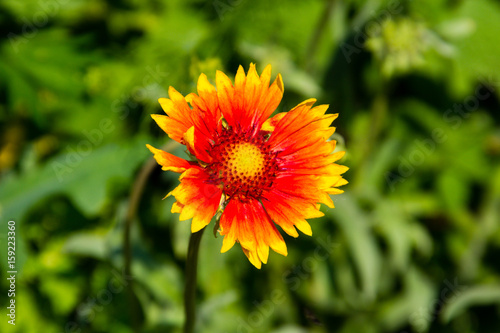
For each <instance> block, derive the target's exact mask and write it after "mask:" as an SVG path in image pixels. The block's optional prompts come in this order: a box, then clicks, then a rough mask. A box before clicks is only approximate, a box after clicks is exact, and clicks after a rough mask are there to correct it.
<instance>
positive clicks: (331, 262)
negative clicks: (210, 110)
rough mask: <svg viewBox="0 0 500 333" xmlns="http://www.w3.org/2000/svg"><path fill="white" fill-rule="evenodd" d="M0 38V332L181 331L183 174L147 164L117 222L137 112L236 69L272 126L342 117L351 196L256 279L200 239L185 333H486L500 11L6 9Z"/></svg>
mask: <svg viewBox="0 0 500 333" xmlns="http://www.w3.org/2000/svg"><path fill="white" fill-rule="evenodd" d="M0 30H1V34H2V36H3V38H2V40H1V42H0V126H1V129H2V130H1V131H0V216H1V223H0V226H1V228H2V230H1V231H0V236H1V237H0V246H1V251H0V253H1V256H0V268H1V271H2V273H1V276H2V277H5V274H6V273H5V272H6V271H7V256H6V248H7V244H6V234H7V226H6V223H7V221H9V220H14V221H16V231H17V233H16V237H17V239H16V268H17V270H18V275H17V281H16V282H17V285H16V287H17V288H16V302H17V317H16V326H15V327H14V326H12V325H9V324H8V323H7V319H8V317H7V316H6V315H5V313H6V307H7V306H8V302H9V299H8V297H6V293H7V292H6V290H7V289H8V284H7V280H6V279H5V278H2V282H1V284H0V285H1V286H2V294H1V296H0V306H1V308H2V309H3V310H2V311H1V313H2V317H1V320H0V331H2V332H11V331H12V332H23V333H29V332H45V333H51V332H54V333H61V332H124V333H126V332H134V331H136V332H180V331H181V327H182V324H183V316H184V314H183V308H182V306H183V304H182V289H183V281H184V275H183V274H184V273H183V271H184V264H185V258H186V250H187V243H188V239H189V222H179V221H178V215H176V214H171V213H170V207H171V205H172V203H173V199H172V198H167V199H165V200H163V201H162V200H161V198H163V196H164V195H165V194H166V193H167V192H169V191H170V190H171V189H173V188H174V187H175V186H176V184H177V183H178V180H177V177H178V175H177V174H174V173H167V172H161V171H160V168H159V167H156V168H155V169H154V172H153V173H152V174H151V175H150V176H149V177H148V178H147V180H146V185H145V190H144V192H143V193H142V196H141V197H140V200H139V201H138V203H139V206H138V210H137V214H134V215H132V219H131V216H130V204H131V199H130V198H131V195H130V193H131V189H132V186H133V184H134V181H135V179H136V178H137V177H138V175H139V174H140V171H139V170H141V168H142V166H143V165H145V163H146V161H147V160H148V158H150V154H149V152H148V151H147V150H146V148H145V146H144V145H145V143H151V144H154V145H156V146H161V145H162V144H163V143H165V142H166V141H167V136H166V135H165V134H164V133H162V132H161V130H160V129H159V128H157V126H156V125H155V124H154V123H153V122H152V120H151V118H150V116H149V115H150V114H152V113H161V111H160V107H159V105H158V103H157V99H158V98H159V97H167V92H166V91H167V88H168V86H169V85H171V86H174V87H176V89H178V90H179V91H181V92H182V93H183V94H188V93H190V92H192V91H195V88H196V80H197V77H198V76H199V74H200V73H206V74H207V75H208V77H209V78H210V79H211V80H212V81H213V79H214V76H215V70H216V69H221V70H224V71H225V72H226V73H229V74H230V73H235V71H236V69H237V66H238V65H240V64H242V65H243V66H244V67H245V69H247V68H248V64H249V63H250V62H255V63H257V67H258V69H259V70H262V69H263V68H264V66H265V65H267V64H271V65H272V66H273V71H274V75H276V74H277V73H278V72H280V73H282V75H283V79H284V83H285V89H286V90H285V96H284V98H283V101H282V103H281V105H280V107H279V110H278V111H286V110H288V109H290V108H291V107H293V106H294V105H296V104H298V103H299V102H300V101H302V100H304V99H306V98H310V97H316V98H317V99H318V101H319V103H328V104H330V105H331V111H330V112H338V113H340V117H339V119H338V120H337V121H336V126H337V127H338V130H337V134H335V139H337V140H338V142H339V146H340V149H344V150H346V151H347V154H346V157H345V158H344V160H343V161H342V163H343V164H346V165H348V166H349V167H350V171H349V172H348V173H347V174H346V178H347V179H348V180H349V181H350V184H349V185H347V186H346V187H345V190H346V193H345V194H342V195H339V196H336V197H335V198H334V201H335V204H336V208H335V209H334V210H327V209H324V207H323V209H324V211H325V213H326V216H325V217H324V218H321V219H317V220H313V221H311V224H312V228H313V233H314V234H313V237H305V236H301V237H299V238H298V239H293V238H291V237H287V236H285V238H286V241H287V244H288V248H289V255H288V256H287V257H281V256H279V255H276V254H275V253H273V254H271V258H270V260H269V264H268V265H265V266H264V267H263V268H262V270H256V269H255V268H254V267H253V266H252V265H251V264H250V263H249V262H248V261H247V259H246V258H245V257H244V255H243V253H242V252H241V251H240V250H238V248H237V247H235V248H234V249H233V250H231V251H229V253H226V254H220V253H219V252H220V248H221V244H222V239H221V237H219V238H217V239H214V238H213V237H212V236H211V235H210V233H207V234H206V235H205V237H204V238H203V240H202V244H201V247H202V251H201V254H200V256H201V258H200V267H199V293H198V296H199V309H198V311H199V318H198V322H197V326H196V327H197V332H206V333H209V332H216V333H221V332H274V333H294V332H297V333H299V332H368V333H370V332H374V333H376V332H408V333H409V332H418V333H420V332H440V333H441V332H457V333H466V332H481V333H488V332H491V333H493V332H499V331H500V262H499V260H498V258H499V256H500V103H499V96H500V94H499V89H500V38H499V36H498V32H499V31H500V5H499V4H498V2H496V1H493V0H438V1H437V0H422V1H403V0H401V1H398V0H391V1H386V0H371V1H360V0H328V1H319V0H306V1H297V0H287V1H280V2H277V1H276V2H269V1H264V0H254V1H245V0H214V1H201V0H190V1H179V0H176V1H158V0H148V1H135V0H113V1H104V0H90V1H82V0H77V1H67V0H24V1H22V2H21V1H13V0H3V1H1V2H0ZM174 153H175V154H177V155H179V156H183V154H184V152H183V151H182V149H181V148H180V147H177V148H175V149H174ZM146 165H147V164H146ZM142 170H144V169H142ZM126 221H129V222H132V228H131V234H130V243H131V253H132V261H131V274H130V275H129V274H128V273H127V271H126V270H124V265H125V263H124V259H123V258H124V252H126V251H124V247H125V245H124V236H123V235H124V232H125V230H126V227H127V224H126Z"/></svg>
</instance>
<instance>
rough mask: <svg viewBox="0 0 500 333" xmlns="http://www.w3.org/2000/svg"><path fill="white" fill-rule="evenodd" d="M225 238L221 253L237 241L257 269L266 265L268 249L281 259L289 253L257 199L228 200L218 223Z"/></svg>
mask: <svg viewBox="0 0 500 333" xmlns="http://www.w3.org/2000/svg"><path fill="white" fill-rule="evenodd" d="M220 227H221V235H223V236H224V241H223V245H222V249H221V252H226V251H227V250H229V249H230V248H231V247H232V246H233V245H234V243H235V242H236V241H238V242H239V243H240V245H241V247H242V249H243V252H244V253H245V255H246V256H247V257H248V259H249V260H250V262H251V263H252V264H253V265H254V266H255V267H257V268H260V267H261V263H262V262H263V263H267V259H268V256H269V248H272V249H273V250H274V251H275V252H277V253H280V254H282V255H284V256H286V255H287V254H288V252H287V249H286V244H285V241H284V240H283V237H282V236H281V234H280V233H279V231H278V229H276V226H275V225H274V223H273V222H272V221H271V219H270V218H269V215H268V214H267V213H266V211H265V210H264V207H262V205H261V204H260V202H259V201H257V200H256V199H249V200H248V201H239V200H237V199H233V200H230V201H229V203H228V204H227V206H226V208H225V210H224V213H223V214H222V217H221V221H220Z"/></svg>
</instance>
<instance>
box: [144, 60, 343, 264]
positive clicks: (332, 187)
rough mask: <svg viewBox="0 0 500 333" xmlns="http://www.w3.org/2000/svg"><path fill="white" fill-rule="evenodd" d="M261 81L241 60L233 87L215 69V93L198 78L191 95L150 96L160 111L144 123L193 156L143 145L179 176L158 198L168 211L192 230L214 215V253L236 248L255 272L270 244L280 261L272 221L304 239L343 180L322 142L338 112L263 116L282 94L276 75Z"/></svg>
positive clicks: (266, 74) (303, 107)
mask: <svg viewBox="0 0 500 333" xmlns="http://www.w3.org/2000/svg"><path fill="white" fill-rule="evenodd" d="M270 79H271V66H267V67H266V68H265V69H264V71H263V73H262V74H261V75H260V77H259V75H258V74H257V71H256V70H255V65H254V64H250V69H249V70H248V73H247V75H245V72H244V70H243V68H242V67H241V66H240V67H239V69H238V72H237V73H236V77H235V83H234V85H233V84H232V82H231V80H230V79H229V78H228V77H227V76H226V75H225V74H224V73H222V72H220V71H218V72H217V74H216V80H215V81H216V86H217V88H215V87H214V86H213V85H211V84H210V83H209V82H208V79H207V77H206V75H205V74H201V75H200V77H199V79H198V94H194V93H191V94H189V95H188V96H186V97H184V96H182V95H181V94H180V93H179V92H177V91H176V90H175V89H174V88H172V87H170V88H169V91H168V94H169V97H170V99H167V98H160V99H159V102H160V104H161V106H162V108H163V110H164V111H165V113H166V114H167V115H166V116H165V115H156V114H155V115H152V117H153V119H154V120H155V121H156V123H157V124H158V125H159V126H160V127H161V128H162V129H163V130H164V131H165V132H166V133H167V134H168V136H169V137H170V138H172V139H174V140H176V141H178V142H180V143H181V144H183V145H185V146H186V147H187V150H188V153H189V154H190V155H191V156H192V160H190V161H187V160H184V159H182V158H180V157H177V156H174V155H172V154H169V153H167V152H164V151H162V150H159V149H156V148H154V147H152V146H150V145H147V147H148V148H149V149H150V150H151V152H152V153H153V154H154V157H155V159H156V161H157V162H158V163H159V164H160V165H161V166H162V169H163V170H170V171H174V172H178V173H181V175H180V178H179V179H180V185H179V186H178V187H177V188H175V189H174V190H173V191H172V192H170V193H169V194H168V195H167V196H169V195H173V196H174V197H175V199H176V200H177V201H176V202H175V203H174V205H173V207H172V212H173V213H180V220H188V219H192V222H191V231H192V232H197V231H199V230H201V229H203V228H204V227H205V226H206V225H208V224H209V223H210V221H211V220H212V218H213V217H214V216H216V215H217V217H216V220H217V222H216V223H219V224H218V226H217V225H216V228H217V227H218V228H219V232H220V234H221V235H223V236H224V240H223V245H222V250H221V252H226V251H227V250H229V249H230V248H231V247H233V245H234V243H235V242H239V243H240V245H241V248H242V249H243V252H244V253H245V255H246V256H247V257H248V259H249V260H250V262H251V263H252V264H253V265H255V266H256V267H257V268H260V267H261V263H262V262H263V263H267V259H268V256H269V247H271V248H272V249H273V250H274V251H276V252H278V253H280V254H282V255H285V256H286V255H287V248H286V244H285V241H284V240H283V237H282V236H281V234H280V232H279V231H278V229H277V228H276V225H279V226H280V227H281V228H282V229H283V230H284V231H285V232H286V233H287V234H289V235H290V236H293V237H297V236H298V233H297V230H296V229H298V230H300V231H301V232H303V233H304V234H306V235H312V231H311V227H310V225H309V223H308V222H307V221H306V220H307V219H310V218H315V217H320V216H323V213H321V212H320V211H319V204H320V203H323V204H325V205H327V206H328V207H330V208H333V202H332V199H331V198H330V194H339V193H342V192H343V191H342V190H340V189H338V188H337V187H338V186H341V185H344V184H346V183H347V181H346V180H344V179H343V178H342V176H341V174H342V173H344V172H345V171H346V170H347V169H348V168H347V167H345V166H342V165H338V164H335V163H334V162H335V161H337V160H338V159H340V158H341V157H342V156H343V155H344V152H336V153H333V151H334V149H335V143H336V142H335V141H329V138H330V136H331V135H332V134H333V133H334V132H335V128H334V127H330V124H331V123H332V122H333V120H334V119H335V118H337V116H338V114H325V112H326V110H327V109H328V106H327V105H320V106H316V107H312V105H313V104H314V103H315V101H316V100H314V99H308V100H306V101H304V102H302V103H301V104H299V105H297V106H296V107H295V108H293V109H292V110H291V111H289V112H283V113H278V114H276V115H275V116H273V117H272V118H269V117H270V116H271V114H272V113H273V111H274V110H275V109H276V108H277V107H278V104H279V103H280V101H281V98H282V96H283V81H282V79H281V75H279V74H278V76H277V78H276V80H275V81H274V82H273V83H272V84H271V85H269V83H270ZM188 103H189V104H188ZM190 105H191V106H190Z"/></svg>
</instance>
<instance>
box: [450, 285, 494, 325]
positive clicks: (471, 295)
mask: <svg viewBox="0 0 500 333" xmlns="http://www.w3.org/2000/svg"><path fill="white" fill-rule="evenodd" d="M452 292H453V293H454V296H452V298H451V300H450V301H449V302H448V303H447V304H446V305H445V307H444V309H443V312H442V314H441V318H442V320H443V321H444V322H445V323H447V322H449V321H450V320H452V319H453V318H455V317H457V316H459V315H460V314H462V313H463V312H464V311H466V310H467V309H468V308H470V307H473V306H476V305H489V304H500V286H499V285H482V286H473V287H468V288H467V289H466V290H458V291H457V290H455V291H452Z"/></svg>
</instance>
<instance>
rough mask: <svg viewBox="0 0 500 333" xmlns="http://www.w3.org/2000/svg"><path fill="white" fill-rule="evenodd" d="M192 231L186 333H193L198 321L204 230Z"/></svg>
mask: <svg viewBox="0 0 500 333" xmlns="http://www.w3.org/2000/svg"><path fill="white" fill-rule="evenodd" d="M205 229H206V228H203V229H201V230H200V231H198V232H195V233H192V234H191V237H190V238H189V246H188V253H187V261H186V286H185V289H184V313H185V314H186V321H185V322H184V333H193V332H194V326H195V323H196V275H197V272H198V253H199V248H200V242H201V237H202V236H203V231H205Z"/></svg>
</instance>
